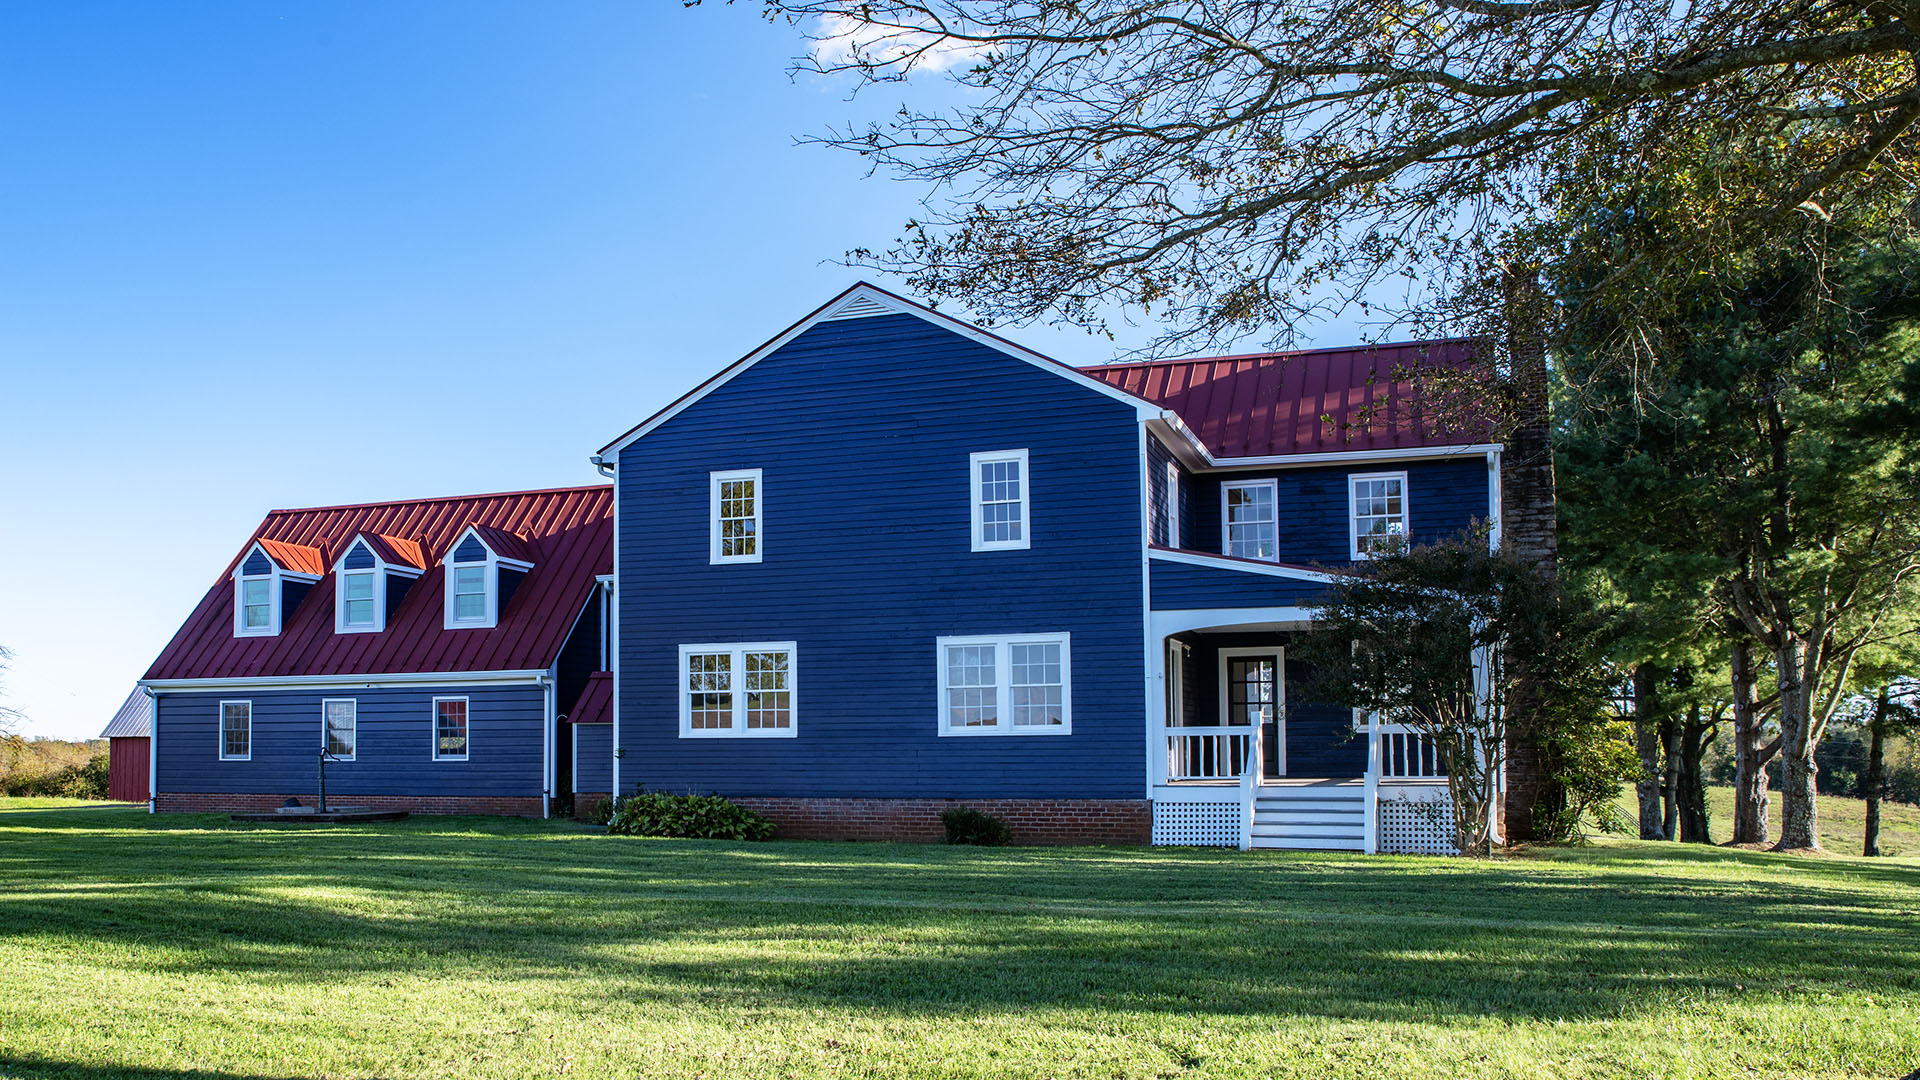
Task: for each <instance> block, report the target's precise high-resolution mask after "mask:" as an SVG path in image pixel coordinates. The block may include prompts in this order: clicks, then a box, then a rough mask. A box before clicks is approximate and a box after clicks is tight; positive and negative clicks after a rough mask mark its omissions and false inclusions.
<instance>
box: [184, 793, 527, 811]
mask: <svg viewBox="0 0 1920 1080" xmlns="http://www.w3.org/2000/svg"><path fill="white" fill-rule="evenodd" d="M290 798H293V799H299V800H300V805H302V806H312V805H313V804H314V798H313V794H312V793H311V792H299V793H297V794H293V795H251V794H228V793H220V794H213V793H204V792H166V791H163V792H160V793H159V794H157V795H156V796H154V803H155V807H154V808H155V809H157V810H159V811H160V812H161V813H188V814H234V813H247V814H264V813H270V812H272V811H273V810H276V809H279V807H280V805H281V804H282V803H285V802H286V801H287V800H288V799H290ZM327 802H328V803H329V804H331V805H333V806H363V807H366V808H367V809H369V810H405V811H407V812H409V813H413V814H494V815H500V816H504V817H539V816H540V797H539V796H538V795H534V796H530V797H529V796H494V795H334V794H331V793H329V794H328V796H327Z"/></svg>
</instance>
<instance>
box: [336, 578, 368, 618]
mask: <svg viewBox="0 0 1920 1080" xmlns="http://www.w3.org/2000/svg"><path fill="white" fill-rule="evenodd" d="M373 577H374V573H373V571H371V570H361V571H356V572H354V573H351V574H342V575H340V628H341V629H342V630H372V629H373V628H374V626H373Z"/></svg>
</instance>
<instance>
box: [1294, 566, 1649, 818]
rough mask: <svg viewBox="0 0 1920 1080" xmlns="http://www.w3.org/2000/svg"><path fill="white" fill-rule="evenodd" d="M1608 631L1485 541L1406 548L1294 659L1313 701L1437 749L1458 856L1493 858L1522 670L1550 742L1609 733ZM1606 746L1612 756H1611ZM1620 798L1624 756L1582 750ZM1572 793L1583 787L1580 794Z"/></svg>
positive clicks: (1340, 589)
mask: <svg viewBox="0 0 1920 1080" xmlns="http://www.w3.org/2000/svg"><path fill="white" fill-rule="evenodd" d="M1601 626H1602V623H1601V622H1600V621H1598V620H1596V619H1594V618H1591V617H1590V616H1589V615H1588V614H1587V613H1585V612H1584V611H1583V610H1582V609H1581V608H1579V607H1578V606H1577V605H1574V604H1572V603H1569V602H1567V601H1566V599H1565V598H1564V597H1563V596H1562V595H1561V594H1560V590H1559V588H1558V584H1557V582H1556V581H1555V579H1554V577H1553V576H1552V575H1549V574H1547V573H1545V572H1544V571H1542V570H1541V569H1540V567H1539V566H1538V565H1537V564H1535V563H1533V562H1531V561H1529V560H1526V559H1523V558H1520V557H1519V556H1516V555H1515V554H1513V553H1512V552H1511V551H1491V550H1489V545H1488V543H1487V534H1486V533H1485V532H1478V533H1472V534H1468V535H1466V536H1463V537H1460V538H1457V539H1453V540H1448V541H1443V542H1438V543H1434V544H1430V545H1423V546H1420V547H1414V548H1411V549H1407V548H1400V549H1397V550H1393V551H1390V552H1388V553H1386V554H1384V555H1381V556H1379V557H1377V558H1375V559H1374V560H1373V561H1372V562H1371V563H1370V564H1369V566H1368V568H1367V573H1364V574H1354V575H1344V576H1341V577H1340V578H1339V579H1337V580H1336V581H1335V583H1334V584H1333V586H1332V587H1331V590H1330V596H1329V598H1328V599H1327V601H1326V602H1325V604H1324V605H1323V606H1322V607H1321V608H1320V609H1319V610H1318V611H1317V612H1316V615H1315V621H1314V624H1313V629H1312V630H1311V631H1310V632H1308V633H1307V634H1306V635H1304V637H1303V639H1302V642H1301V644H1300V645H1299V646H1297V648H1296V651H1297V654H1298V656H1299V657H1300V659H1302V660H1303V661H1304V665H1303V666H1305V667H1306V669H1307V670H1308V671H1309V672H1311V673H1312V674H1311V675H1310V676H1309V677H1308V679H1307V686H1306V688H1305V693H1306V694H1307V695H1308V696H1309V697H1311V698H1313V699H1314V700H1320V701H1326V702H1329V703H1331V704H1335V705H1340V706H1344V707H1347V708H1352V709H1358V710H1360V711H1362V712H1364V713H1367V714H1370V715H1373V716H1376V717H1378V718H1380V719H1381V720H1383V721H1385V722H1388V723H1396V724H1402V725H1404V726H1405V727H1406V728H1407V729H1408V730H1410V731H1412V732H1414V733H1416V734H1418V735H1420V736H1421V737H1423V738H1425V739H1427V740H1428V741H1429V742H1431V744H1432V745H1433V747H1434V751H1435V756H1436V757H1437V758H1438V763H1439V765H1440V770H1441V772H1442V773H1444V774H1445V776H1446V779H1447V793H1448V796H1449V801H1450V805H1451V809H1452V812H1453V825H1454V832H1455V843H1456V844H1457V845H1458V847H1459V850H1460V851H1461V852H1462V853H1463V854H1469V855H1484V854H1487V853H1488V851H1489V850H1490V848H1491V845H1492V838H1493V826H1494V815H1495V813H1496V810H1497V800H1498V798H1499V795H1500V777H1501V775H1502V771H1503V766H1504V763H1505V762H1504V759H1505V754H1506V747H1507V727H1508V724H1509V723H1510V716H1511V712H1512V706H1513V702H1514V700H1515V696H1516V692H1517V691H1518V690H1519V687H1520V679H1519V674H1518V670H1517V665H1516V663H1515V661H1516V660H1524V661H1525V664H1526V669H1527V672H1528V673H1529V675H1528V677H1529V678H1532V679H1534V680H1536V682H1537V686H1536V693H1537V695H1538V696H1537V698H1536V700H1535V702H1534V704H1535V706H1536V707H1538V708H1541V709H1544V710H1547V711H1550V712H1554V713H1556V714H1559V721H1558V722H1556V723H1555V724H1554V725H1552V726H1553V728H1554V729H1555V730H1556V731H1561V732H1571V731H1580V732H1582V733H1583V734H1586V735H1588V736H1591V734H1592V733H1593V731H1594V730H1595V729H1596V727H1597V726H1598V725H1602V724H1604V722H1605V717H1606V713H1607V698H1608V693H1607V686H1606V680H1605V678H1604V677H1603V676H1602V675H1601V674H1600V672H1601V665H1599V664H1598V663H1596V662H1595V659H1596V657H1597V655H1598V651H1599V650H1597V649H1596V647H1595V646H1596V642H1597V640H1598V639H1597V632H1598V630H1599V629H1600V627H1601ZM1609 744H1611V745H1612V746H1614V747H1616V748H1617V752H1616V753H1613V754H1611V755H1609V754H1608V753H1607V751H1606V747H1607V746H1608V745H1609ZM1581 748H1582V749H1583V750H1586V751H1589V752H1597V753H1598V755H1599V757H1600V758H1602V759H1603V760H1604V764H1601V765H1599V766H1598V768H1599V770H1600V771H1602V772H1607V773H1608V777H1607V779H1608V781H1609V782H1608V783H1607V784H1605V785H1603V787H1604V794H1605V797H1608V798H1610V797H1611V794H1612V790H1613V788H1614V787H1617V785H1618V782H1619V777H1620V776H1621V775H1622V773H1621V771H1620V770H1621V769H1622V768H1623V767H1624V765H1626V764H1628V763H1630V758H1628V759H1626V760H1625V761H1623V759H1622V755H1624V754H1625V753H1626V748H1625V743H1624V742H1623V741H1622V740H1620V739H1619V738H1617V737H1615V738H1612V739H1608V738H1605V737H1601V738H1592V737H1587V738H1583V739H1582V740H1581ZM1576 786H1577V785H1576Z"/></svg>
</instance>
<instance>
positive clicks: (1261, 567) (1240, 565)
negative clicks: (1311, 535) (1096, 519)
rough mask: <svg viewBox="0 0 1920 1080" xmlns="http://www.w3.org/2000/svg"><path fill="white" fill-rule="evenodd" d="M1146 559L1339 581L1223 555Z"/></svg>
mask: <svg viewBox="0 0 1920 1080" xmlns="http://www.w3.org/2000/svg"><path fill="white" fill-rule="evenodd" d="M1147 557H1148V558H1149V559H1152V560H1154V561H1155V562H1171V563H1185V564H1186V565H1188V566H1204V567H1207V568H1208V569H1210V570H1231V571H1234V572H1236V573H1241V574H1257V575H1260V576H1262V577H1277V578H1289V579H1291V580H1293V581H1313V582H1319V583H1320V584H1332V583H1333V582H1336V581H1339V580H1341V578H1340V575H1338V574H1326V573H1321V572H1320V571H1318V570H1302V569H1299V568H1298V567H1293V566H1281V565H1278V564H1268V563H1258V562H1254V561H1252V560H1250V559H1234V558H1229V557H1227V556H1225V555H1206V554H1201V553H1199V552H1192V551H1165V550H1150V551H1148V552H1147Z"/></svg>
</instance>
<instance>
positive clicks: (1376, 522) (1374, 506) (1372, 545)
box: [1347, 472, 1407, 559]
mask: <svg viewBox="0 0 1920 1080" xmlns="http://www.w3.org/2000/svg"><path fill="white" fill-rule="evenodd" d="M1347 488H1348V492H1349V494H1350V495H1351V502H1350V508H1351V510H1352V521H1353V531H1352V538H1353V550H1352V556H1353V557H1354V558H1355V559H1371V558H1373V557H1374V556H1375V555H1378V554H1381V553H1383V552H1385V551H1387V550H1389V549H1390V548H1391V547H1392V546H1393V545H1394V544H1397V543H1404V542H1405V541H1406V538H1407V474H1406V473H1403V472H1396V473H1367V474H1363V475H1357V476H1351V477H1348V478H1347Z"/></svg>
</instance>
